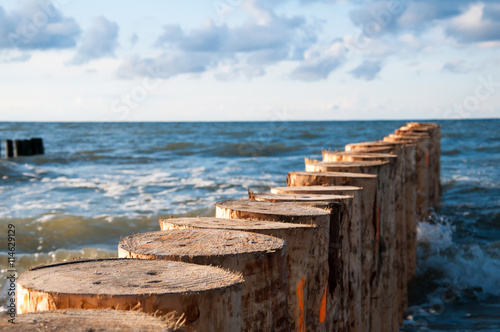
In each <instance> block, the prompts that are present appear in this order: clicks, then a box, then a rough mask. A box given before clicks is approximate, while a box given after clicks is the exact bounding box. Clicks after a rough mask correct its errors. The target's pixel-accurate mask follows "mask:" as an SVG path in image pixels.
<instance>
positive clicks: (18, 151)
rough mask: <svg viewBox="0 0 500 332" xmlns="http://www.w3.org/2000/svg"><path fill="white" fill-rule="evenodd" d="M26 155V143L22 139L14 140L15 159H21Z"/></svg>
mask: <svg viewBox="0 0 500 332" xmlns="http://www.w3.org/2000/svg"><path fill="white" fill-rule="evenodd" d="M24 155H25V151H24V141H23V140H20V139H16V140H14V157H21V156H24Z"/></svg>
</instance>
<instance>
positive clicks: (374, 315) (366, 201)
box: [287, 171, 381, 331]
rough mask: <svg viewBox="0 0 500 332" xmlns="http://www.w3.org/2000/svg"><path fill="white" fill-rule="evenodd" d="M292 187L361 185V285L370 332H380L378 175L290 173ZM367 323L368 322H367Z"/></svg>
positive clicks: (363, 305) (289, 181) (289, 178)
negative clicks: (373, 284) (376, 284)
mask: <svg viewBox="0 0 500 332" xmlns="http://www.w3.org/2000/svg"><path fill="white" fill-rule="evenodd" d="M287 184H288V186H290V187H296V186H299V187H303V186H314V187H315V188H318V186H355V187H361V188H363V190H362V191H361V194H360V198H361V222H362V224H361V229H362V232H361V238H362V246H361V248H360V249H361V266H362V277H361V288H362V295H363V298H362V307H364V308H367V310H368V311H369V312H370V317H369V321H368V323H367V324H368V325H369V329H368V330H369V331H380V327H381V322H380V320H381V317H380V316H381V315H380V309H381V308H380V297H377V296H375V295H376V290H375V289H374V290H373V292H372V289H371V281H372V279H374V278H375V276H376V274H377V267H376V264H375V259H376V257H375V252H376V251H375V249H376V248H377V247H378V236H377V232H376V229H377V225H378V217H377V210H379V207H378V205H377V202H378V200H377V176H376V175H372V174H360V173H344V172H315V173H313V172H300V171H296V172H290V173H288V177H287ZM364 324H366V322H365V323H364Z"/></svg>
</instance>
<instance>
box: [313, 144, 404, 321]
mask: <svg viewBox="0 0 500 332" xmlns="http://www.w3.org/2000/svg"><path fill="white" fill-rule="evenodd" d="M396 147H398V148H401V147H399V146H396ZM394 148H395V147H390V148H389V147H387V148H386V149H391V150H393V149H394ZM396 153H397V154H390V153H360V152H358V151H342V152H330V153H328V154H326V155H325V154H324V155H323V161H326V162H329V161H332V162H336V161H339V162H341V161H347V162H357V161H387V162H389V163H390V164H392V165H391V167H392V168H394V169H395V172H394V173H392V174H395V176H394V177H391V178H390V180H393V181H394V182H395V185H394V190H395V195H394V197H395V209H394V210H395V234H396V237H395V241H396V243H395V247H394V249H395V252H394V266H395V270H396V272H397V283H398V287H397V296H395V297H393V300H394V304H393V309H394V312H393V313H394V317H399V321H398V324H402V323H403V319H404V317H403V316H404V310H405V309H406V308H407V306H408V289H407V283H408V278H407V275H408V272H407V260H408V258H407V256H408V255H407V244H406V238H407V232H406V223H407V222H406V206H405V205H406V198H405V187H404V186H405V183H404V178H405V174H404V171H405V165H404V150H403V149H398V150H397V151H396ZM395 324H396V323H395Z"/></svg>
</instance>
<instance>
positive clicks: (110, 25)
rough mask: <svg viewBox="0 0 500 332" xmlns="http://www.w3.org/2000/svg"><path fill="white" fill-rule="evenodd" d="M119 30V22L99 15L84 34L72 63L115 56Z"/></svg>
mask: <svg viewBox="0 0 500 332" xmlns="http://www.w3.org/2000/svg"><path fill="white" fill-rule="evenodd" d="M118 30H119V28H118V24H116V23H115V22H111V21H109V20H107V19H106V18H105V17H103V16H99V17H97V18H96V19H95V20H94V22H93V24H92V26H91V27H90V29H89V30H88V31H87V32H86V33H85V35H84V36H83V40H82V43H81V44H80V45H79V46H78V49H77V52H76V55H75V57H74V58H73V59H72V60H71V63H72V64H74V65H81V64H84V63H87V62H90V61H92V60H96V59H100V58H105V57H114V55H115V48H116V47H117V45H118V43H117V38H118Z"/></svg>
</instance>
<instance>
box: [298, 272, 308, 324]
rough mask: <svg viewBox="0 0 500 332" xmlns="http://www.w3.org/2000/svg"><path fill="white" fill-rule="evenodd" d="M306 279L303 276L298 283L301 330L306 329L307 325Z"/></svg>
mask: <svg viewBox="0 0 500 332" xmlns="http://www.w3.org/2000/svg"><path fill="white" fill-rule="evenodd" d="M305 285H306V279H305V278H302V279H301V280H300V281H299V284H298V285H297V297H298V300H299V301H298V302H299V331H302V332H303V331H305V330H306V325H305V324H304V286H305Z"/></svg>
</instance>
